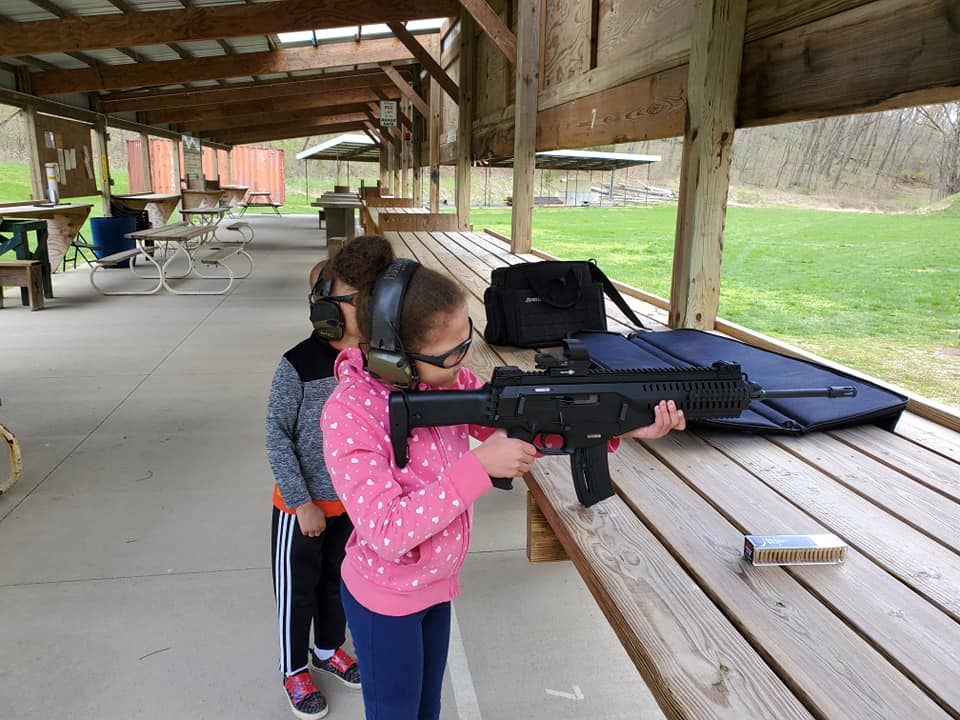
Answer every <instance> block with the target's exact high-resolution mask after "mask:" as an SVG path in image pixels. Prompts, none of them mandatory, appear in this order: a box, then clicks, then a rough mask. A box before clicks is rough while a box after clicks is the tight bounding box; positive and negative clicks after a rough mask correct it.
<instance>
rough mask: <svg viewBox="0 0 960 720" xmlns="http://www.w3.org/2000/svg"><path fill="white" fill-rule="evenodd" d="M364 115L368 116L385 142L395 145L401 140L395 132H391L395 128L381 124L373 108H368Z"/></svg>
mask: <svg viewBox="0 0 960 720" xmlns="http://www.w3.org/2000/svg"><path fill="white" fill-rule="evenodd" d="M364 115H365V116H366V118H367V120H368V121H369V122H370V123H371V124H372V125H373V126H374V128H376V130H377V134H378V135H379V136H380V139H381V140H383V141H384V144H386V142H389V143H390V145H392V146H394V147H395V146H396V145H397V143H399V142H400V140H399V139H398V138H397V136H396V135H395V134H394V133H393V132H391V131H392V130H393V128H385V127H382V126H381V125H380V118H379V117H378V116H377V115H376V114H374V112H373V111H372V110H370V109H369V108H368V109H367V110H366V111H365V112H364Z"/></svg>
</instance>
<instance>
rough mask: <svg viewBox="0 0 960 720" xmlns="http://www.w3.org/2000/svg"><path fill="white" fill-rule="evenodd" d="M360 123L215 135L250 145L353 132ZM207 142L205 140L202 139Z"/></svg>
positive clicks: (296, 126)
mask: <svg viewBox="0 0 960 720" xmlns="http://www.w3.org/2000/svg"><path fill="white" fill-rule="evenodd" d="M362 127H363V125H362V124H361V123H343V124H342V125H324V126H321V127H318V128H312V127H309V126H305V125H294V126H291V127H287V126H283V127H279V126H267V125H265V126H264V127H262V128H260V129H258V130H257V131H256V132H251V133H249V134H244V135H239V134H237V135H233V134H230V135H228V134H227V133H222V134H221V135H218V136H217V140H218V141H220V142H221V143H225V144H229V145H250V144H252V143H259V142H267V141H269V140H286V139H288V138H298V137H310V136H312V135H335V134H337V133H344V132H355V131H357V130H359V129H361V128H362ZM204 143H205V144H207V141H206V140H204Z"/></svg>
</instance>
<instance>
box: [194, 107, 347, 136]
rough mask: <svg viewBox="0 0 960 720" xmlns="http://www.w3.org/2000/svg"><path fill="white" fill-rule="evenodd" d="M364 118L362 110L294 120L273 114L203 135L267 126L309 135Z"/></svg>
mask: <svg viewBox="0 0 960 720" xmlns="http://www.w3.org/2000/svg"><path fill="white" fill-rule="evenodd" d="M364 118H366V115H365V114H364V113H362V112H354V113H340V114H338V115H328V116H325V117H318V118H316V119H314V120H292V119H290V118H288V117H286V116H282V115H281V116H275V115H271V116H266V117H263V118H261V119H260V121H259V122H254V123H253V124H251V125H233V126H224V127H222V128H216V129H213V130H208V131H206V132H204V133H203V135H204V136H208V137H221V136H231V137H232V136H234V135H256V134H259V133H260V131H261V130H263V129H264V128H266V129H268V130H278V131H281V132H286V131H287V130H303V131H304V132H303V133H302V134H301V135H292V136H289V137H308V136H310V135H317V134H322V133H323V128H326V127H339V126H340V125H345V124H348V123H354V124H356V123H360V122H362V121H363V120H364Z"/></svg>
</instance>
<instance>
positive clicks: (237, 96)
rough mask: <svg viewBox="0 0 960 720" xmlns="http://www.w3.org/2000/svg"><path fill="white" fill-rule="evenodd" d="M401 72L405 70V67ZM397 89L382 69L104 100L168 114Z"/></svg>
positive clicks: (121, 108) (115, 106)
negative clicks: (187, 109) (362, 90)
mask: <svg viewBox="0 0 960 720" xmlns="http://www.w3.org/2000/svg"><path fill="white" fill-rule="evenodd" d="M399 69H400V71H401V72H403V70H404V68H403V67H402V66H401V67H400V68H399ZM387 86H389V87H393V83H392V82H391V81H390V79H389V78H387V77H386V76H385V75H384V74H383V73H382V72H381V71H380V69H379V68H377V69H376V70H373V71H369V70H368V71H365V72H349V73H338V74H332V73H331V74H327V73H325V74H323V75H320V76H312V77H311V76H306V77H293V78H283V79H280V80H271V81H263V80H258V81H255V82H247V83H231V84H230V85H228V86H227V87H222V88H187V89H186V90H149V91H144V90H136V91H133V92H113V93H110V94H108V95H102V96H101V102H102V106H103V109H104V112H111V113H115V112H128V111H140V112H145V111H150V110H165V109H171V108H185V107H199V106H203V105H219V104H221V103H231V102H246V101H253V100H262V99H266V98H277V97H296V96H299V95H304V94H311V93H316V94H320V93H328V94H333V93H337V92H340V91H341V90H349V89H359V88H369V87H387Z"/></svg>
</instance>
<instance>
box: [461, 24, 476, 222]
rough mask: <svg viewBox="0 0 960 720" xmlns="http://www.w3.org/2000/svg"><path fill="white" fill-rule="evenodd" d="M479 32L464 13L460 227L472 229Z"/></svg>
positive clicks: (462, 33) (462, 31)
mask: <svg viewBox="0 0 960 720" xmlns="http://www.w3.org/2000/svg"><path fill="white" fill-rule="evenodd" d="M476 49H477V39H476V29H475V28H474V21H473V16H471V15H470V13H468V12H467V11H466V10H463V9H461V10H460V78H459V83H460V104H459V105H458V106H457V107H458V110H459V113H458V120H457V180H456V187H457V224H458V225H459V226H460V229H461V230H469V229H470V166H471V164H472V163H473V96H474V75H475V74H476V65H477V62H476V56H477V53H476Z"/></svg>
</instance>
